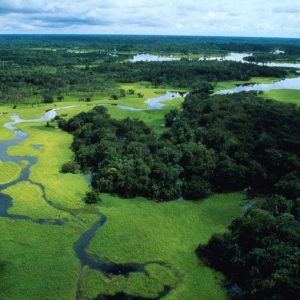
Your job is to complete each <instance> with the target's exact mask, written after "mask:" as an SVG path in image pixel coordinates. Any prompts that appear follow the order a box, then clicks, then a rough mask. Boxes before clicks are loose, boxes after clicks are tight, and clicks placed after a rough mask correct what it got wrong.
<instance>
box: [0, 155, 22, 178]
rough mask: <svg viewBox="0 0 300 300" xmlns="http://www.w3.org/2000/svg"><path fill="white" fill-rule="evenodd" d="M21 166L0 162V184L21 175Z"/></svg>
mask: <svg viewBox="0 0 300 300" xmlns="http://www.w3.org/2000/svg"><path fill="white" fill-rule="evenodd" d="M21 170H22V165H19V164H17V163H14V162H3V161H1V160H0V184H5V183H9V182H11V181H14V180H16V179H17V178H18V177H19V176H20V173H21Z"/></svg>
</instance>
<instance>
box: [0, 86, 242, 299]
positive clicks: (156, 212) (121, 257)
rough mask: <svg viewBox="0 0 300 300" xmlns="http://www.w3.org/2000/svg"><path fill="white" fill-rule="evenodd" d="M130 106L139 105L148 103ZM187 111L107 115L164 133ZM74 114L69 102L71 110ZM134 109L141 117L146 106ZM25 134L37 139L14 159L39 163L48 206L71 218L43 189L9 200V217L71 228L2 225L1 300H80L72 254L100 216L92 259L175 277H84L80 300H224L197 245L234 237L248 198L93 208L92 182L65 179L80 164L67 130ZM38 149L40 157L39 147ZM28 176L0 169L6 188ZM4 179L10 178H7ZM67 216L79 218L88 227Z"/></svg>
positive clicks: (40, 126)
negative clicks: (120, 296)
mask: <svg viewBox="0 0 300 300" xmlns="http://www.w3.org/2000/svg"><path fill="white" fill-rule="evenodd" d="M156 92H157V91H152V92H151V93H155V94H156ZM151 93H150V91H149V94H147V95H148V96H149V97H152V95H153V94H151ZM144 94H145V95H146V92H145V93H144ZM156 95H159V94H156ZM145 100H146V99H143V100H142V101H145ZM132 101H134V102H136V103H137V101H141V100H140V99H135V100H132ZM181 102H182V99H174V100H172V101H168V102H166V106H165V107H164V108H163V109H162V110H151V111H141V112H140V111H128V110H120V109H119V108H117V107H115V106H109V107H108V111H109V113H110V114H111V115H112V116H113V117H115V118H124V117H132V118H138V119H141V120H143V121H145V122H146V123H147V124H148V125H149V126H151V127H153V128H155V129H156V130H158V131H163V130H164V127H163V126H162V124H163V120H164V114H165V113H166V112H167V111H169V110H170V109H171V108H179V107H180V103H181ZM71 104H72V102H68V105H71ZM64 105H66V103H63V102H62V103H57V106H64ZM136 105H140V107H142V104H141V103H139V104H138V103H137V104H136ZM51 107H53V105H39V106H36V107H22V106H20V107H18V108H17V109H16V110H12V108H11V107H10V106H1V107H0V109H1V111H7V112H9V114H11V113H13V112H16V113H18V114H20V115H21V117H22V118H24V119H31V118H37V117H40V116H41V115H42V114H43V113H44V112H45V110H46V109H48V108H51ZM92 108H93V106H92V105H91V106H81V107H73V108H68V109H64V110H62V111H60V113H64V114H68V116H67V118H69V117H71V116H73V115H75V114H77V113H78V112H80V111H87V110H90V109H92ZM8 116H9V115H4V116H1V119H0V120H1V125H3V124H4V123H5V122H7V121H8V120H9V118H8ZM2 117H3V118H2ZM17 127H18V128H20V129H21V130H23V131H24V132H26V133H27V134H29V137H28V139H27V140H25V141H23V142H22V143H20V144H19V145H17V146H14V147H11V148H9V150H8V152H9V154H10V155H30V156H34V157H37V158H38V161H37V163H36V164H35V165H34V166H32V168H31V174H30V179H31V180H33V181H34V182H37V183H41V184H43V185H44V187H45V191H46V195H47V197H48V198H49V199H50V200H51V201H53V203H54V204H55V205H56V206H58V207H61V208H63V209H65V211H64V210H63V211H62V210H58V209H56V208H54V207H52V206H50V205H48V204H47V203H46V202H45V201H44V199H43V198H42V191H41V189H40V188H39V187H38V186H36V185H34V184H30V183H28V182H20V183H18V184H17V185H14V186H12V187H10V188H8V189H7V190H6V191H4V192H5V193H6V194H8V195H10V196H11V197H12V198H13V204H14V206H13V207H12V208H11V209H10V211H9V212H10V213H13V214H19V215H25V216H29V217H32V218H34V219H36V218H51V219H65V220H67V221H68V222H67V223H66V224H65V225H63V226H50V225H39V224H35V223H33V222H31V221H30V220H28V221H21V220H8V219H3V218H0V227H1V229H2V230H1V239H0V257H1V260H2V261H3V262H4V264H5V268H4V270H3V273H2V274H1V283H0V286H1V289H0V290H1V291H3V292H2V293H1V294H0V298H1V299H4V300H11V299H12V300H19V299H24V300H27V299H30V300H31V299H49V300H50V299H51V300H52V299H66V300H69V299H70V300H71V299H75V295H76V291H77V288H78V286H77V283H78V276H79V274H80V262H79V260H78V259H77V258H76V255H75V253H74V250H73V245H74V243H75V242H76V241H77V240H78V238H79V236H80V234H81V233H83V232H85V231H86V230H87V229H88V228H90V227H91V225H92V224H93V223H94V222H95V221H96V220H97V218H98V217H97V216H96V215H95V214H93V210H94V211H95V210H97V211H99V212H101V213H103V214H105V215H106V216H107V218H108V220H107V223H106V224H105V225H104V226H103V227H102V228H101V229H100V230H99V231H98V232H97V234H96V236H95V237H94V239H93V240H92V242H91V244H90V246H89V248H88V251H89V253H91V254H96V255H98V256H100V257H105V258H107V259H109V260H110V261H113V262H116V263H133V262H134V263H142V264H144V263H145V264H147V263H149V262H153V261H155V262H157V261H158V262H164V263H167V264H168V265H170V266H171V269H168V268H166V267H164V266H160V265H158V264H156V263H154V264H148V265H147V267H146V268H147V272H148V274H149V276H145V274H143V273H138V272H137V273H133V274H130V276H129V277H128V278H125V277H123V276H115V277H113V278H106V277H104V276H103V275H102V274H101V273H100V272H97V271H92V270H89V269H88V268H84V271H83V274H82V280H81V284H80V294H81V295H82V297H83V298H82V299H93V298H94V297H95V296H97V295H98V294H100V293H103V294H115V293H118V292H120V291H124V292H127V293H129V294H132V295H137V296H148V297H155V296H157V294H158V293H159V292H160V291H161V290H162V289H163V286H164V285H169V286H172V287H173V290H172V291H171V293H170V294H168V295H167V296H166V299H197V300H198V299H200V300H201V299H225V297H226V296H225V291H224V290H223V288H222V287H221V285H220V280H221V277H220V274H217V273H215V272H214V271H212V270H211V269H209V268H207V267H206V266H204V265H203V264H202V263H201V261H199V260H198V259H197V256H196V254H195V248H196V246H197V245H198V244H199V243H206V242H207V241H208V239H209V237H210V236H211V235H212V234H213V233H215V232H224V231H226V228H227V226H228V225H229V224H230V222H231V221H232V220H233V219H234V218H235V217H237V216H239V215H240V214H241V213H242V209H241V208H240V207H241V204H242V200H243V198H244V196H243V195H242V194H221V195H215V196H212V197H210V198H209V199H207V200H205V201H201V202H192V201H175V202H165V203H157V202H154V201H148V200H145V199H143V198H137V199H130V200H128V199H127V200H126V199H121V198H118V197H114V196H111V195H107V194H103V195H101V198H102V200H103V202H102V203H100V204H98V205H93V206H86V205H85V204H84V202H83V201H82V198H83V196H84V194H85V192H86V191H88V190H89V184H88V182H87V181H86V179H85V177H84V176H82V175H80V174H62V173H61V172H60V169H61V166H62V164H63V163H65V162H67V161H70V160H72V158H73V153H72V151H71V150H70V145H71V142H72V136H71V135H69V134H67V133H65V132H63V131H61V130H60V129H56V128H47V127H45V123H23V124H18V126H17ZM0 130H2V131H1V133H2V132H5V134H4V135H3V136H1V137H2V139H3V140H7V139H10V138H11V137H12V135H11V132H9V131H6V130H3V129H2V127H1V129H0ZM37 144H39V145H42V147H40V148H33V147H32V145H37ZM22 167H24V165H23V164H21V165H16V164H7V163H2V164H0V174H1V175H0V180H13V179H14V178H16V177H17V176H18V174H19V172H20V170H21V168H22ZM1 170H5V175H3V174H4V173H3V174H2V172H1ZM87 208H88V209H87ZM92 209H93V210H92ZM68 211H72V212H73V214H74V213H75V214H76V215H77V216H78V217H79V218H80V220H81V221H80V220H79V219H77V218H75V217H74V216H73V215H70V214H69V213H68ZM33 282H34V283H35V284H34V285H33V284H32V283H33ZM28 287H30V289H29V288H28ZM57 291H59V293H57Z"/></svg>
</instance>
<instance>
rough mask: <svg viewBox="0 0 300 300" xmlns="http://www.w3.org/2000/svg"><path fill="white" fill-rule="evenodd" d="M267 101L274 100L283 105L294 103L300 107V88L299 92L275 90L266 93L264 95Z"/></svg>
mask: <svg viewBox="0 0 300 300" xmlns="http://www.w3.org/2000/svg"><path fill="white" fill-rule="evenodd" d="M262 96H263V97H264V98H266V99H273V100H276V101H280V102H283V103H293V104H296V105H300V87H299V90H273V91H268V92H264V93H263V95H262Z"/></svg>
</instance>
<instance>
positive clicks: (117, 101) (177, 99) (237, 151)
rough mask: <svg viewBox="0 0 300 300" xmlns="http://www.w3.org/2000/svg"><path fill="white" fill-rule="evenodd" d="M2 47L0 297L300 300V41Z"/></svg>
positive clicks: (149, 40)
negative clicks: (141, 57)
mask: <svg viewBox="0 0 300 300" xmlns="http://www.w3.org/2000/svg"><path fill="white" fill-rule="evenodd" d="M0 42H1V43H0V60H1V69H0V83H1V85H0V228H1V229H0V230H1V239H0V282H1V283H0V298H1V299H4V300H10V299H12V300H19V299H25V300H26V299H49V300H50V299H51V300H52V299H60V300H61V299H65V300H70V299H76V300H77V299H82V300H85V299H166V300H177V299H191V300H198V299H216V300H219V299H226V298H228V297H229V298H231V299H288V298H289V299H291V298H295V299H296V298H298V297H299V286H300V284H299V282H300V277H299V276H300V275H299V274H300V268H299V265H300V264H299V262H300V255H299V248H300V244H299V240H300V227H299V221H300V219H299V211H300V205H299V197H300V165H299V156H300V148H299V147H300V144H299V141H300V131H299V128H300V110H299V108H298V107H297V106H298V104H299V101H300V98H299V97H300V95H299V90H298V89H295V90H288V89H287V90H270V91H264V92H260V93H259V92H256V91H251V92H242V93H236V94H233V95H230V94H227V93H224V94H223V95H216V94H214V92H216V91H222V90H227V89H231V88H234V87H236V86H238V85H243V86H246V85H249V84H266V83H267V84H271V83H273V82H275V81H280V80H282V79H285V78H295V77H297V70H296V69H295V68H293V69H291V68H288V67H281V68H278V67H268V66H261V65H256V64H253V63H251V64H250V63H246V62H238V61H218V60H204V61H202V60H200V61H199V58H200V57H203V56H207V57H216V56H228V55H229V54H230V53H231V52H236V53H253V56H252V57H253V61H254V60H255V61H257V62H266V61H267V60H268V61H274V62H276V61H277V62H278V61H279V60H280V61H283V62H286V63H293V62H296V61H297V57H298V58H299V55H298V54H299V52H300V42H299V41H298V40H290V39H286V40H284V39H256V38H209V37H207V38H200V37H151V36H149V37H143V36H8V37H5V36H0ZM277 49H280V50H282V51H284V53H283V52H282V53H279V54H270V52H274V51H276V50H277ZM143 53H149V54H152V55H159V56H173V57H176V60H174V61H153V62H146V61H141V62H134V63H133V62H131V61H130V59H132V58H133V57H134V56H135V55H137V54H143ZM271 55H272V57H271V58H270V56H271ZM275 56H276V57H275ZM299 89H300V88H299ZM12 118H13V119H12ZM33 282H34V284H32V283H33Z"/></svg>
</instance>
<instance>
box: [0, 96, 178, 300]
mask: <svg viewBox="0 0 300 300" xmlns="http://www.w3.org/2000/svg"><path fill="white" fill-rule="evenodd" d="M175 97H180V94H179V93H171V92H169V93H166V95H164V96H161V97H158V98H153V99H149V100H147V101H146V102H147V104H148V106H149V108H148V109H159V108H161V107H162V106H163V104H162V103H160V102H161V101H166V100H172V99H174V98H175ZM76 106H81V105H75V106H74V105H73V106H68V107H60V108H56V109H52V110H49V111H47V112H46V113H45V114H44V115H43V116H42V117H40V118H37V119H31V120H23V119H21V118H20V117H19V116H18V115H14V116H12V117H11V119H12V121H11V122H7V123H5V124H4V127H5V128H7V129H9V130H11V131H13V133H14V139H12V140H8V141H4V142H0V160H2V161H3V162H15V163H21V162H22V161H26V162H27V165H26V167H24V168H23V169H22V171H21V173H20V175H19V178H18V179H16V180H13V181H11V182H9V183H6V184H1V185H0V218H6V219H9V220H12V221H17V220H28V221H31V222H34V223H37V224H39V225H43V224H47V225H53V226H63V225H65V224H66V223H67V222H68V220H63V219H58V220H57V219H56V220H55V219H36V218H32V217H29V216H25V215H19V214H18V215H15V214H11V213H10V212H9V210H10V209H11V208H12V207H13V204H14V203H13V199H12V198H11V197H10V196H9V195H7V194H5V193H3V192H2V191H3V190H5V189H7V188H9V187H11V186H13V185H15V184H17V183H19V182H24V181H27V182H30V183H31V184H33V185H36V186H38V187H39V188H40V189H41V190H42V193H43V201H45V202H46V203H47V204H48V205H50V206H51V207H53V208H55V209H58V210H60V211H63V212H67V213H69V214H71V215H72V216H73V217H74V218H76V219H77V220H78V221H80V222H83V221H82V220H81V219H80V218H79V217H78V216H77V215H76V212H75V213H74V212H73V211H72V210H69V209H66V208H63V207H61V206H59V205H57V204H55V203H54V202H52V201H51V200H50V199H49V198H48V197H47V195H46V192H45V187H44V186H43V185H42V184H40V183H37V182H34V181H32V180H31V179H30V169H31V167H32V166H33V165H34V164H36V163H37V160H38V159H37V158H36V157H32V156H11V155H9V154H8V153H7V150H8V148H9V147H12V146H17V145H19V144H20V143H21V142H23V141H25V140H27V139H28V137H29V136H28V134H26V133H25V132H23V131H21V130H18V129H17V128H16V127H15V125H16V124H19V123H29V122H30V123H40V122H45V121H49V120H51V119H53V118H54V117H55V116H56V115H57V110H60V109H65V108H70V107H76ZM120 108H121V107H120ZM129 108H130V107H129ZM124 109H128V107H125V108H124ZM130 109H134V108H130ZM33 147H37V148H39V147H42V145H33ZM95 214H96V215H97V216H98V221H97V222H95V223H94V224H93V225H92V226H91V227H90V228H89V229H88V230H86V231H85V232H83V233H82V234H81V235H80V237H79V239H78V240H77V241H76V242H75V243H74V245H73V249H74V252H75V254H76V257H77V258H78V259H79V261H80V265H81V267H80V271H79V276H78V285H77V291H76V299H81V295H80V279H81V275H80V274H82V272H83V267H84V266H88V267H89V268H90V269H93V270H96V271H100V272H101V273H102V274H103V275H104V276H106V277H107V278H108V279H111V277H112V276H114V275H123V276H125V277H128V275H129V274H130V273H133V272H140V273H143V274H145V275H146V276H149V275H150V274H149V273H148V272H147V270H146V266H147V265H149V264H158V265H160V266H163V267H165V268H168V269H170V270H172V271H173V272H174V274H176V276H177V278H179V277H180V274H179V272H178V271H177V270H176V269H175V268H173V267H172V266H170V265H168V264H166V263H164V262H159V261H153V262H147V263H144V264H136V263H128V264H117V263H113V262H110V261H108V260H107V259H105V258H100V257H98V256H95V255H91V254H89V253H88V252H87V248H88V246H89V244H90V242H91V240H92V239H93V237H94V236H95V234H96V233H97V231H98V230H99V229H100V228H101V227H102V226H104V224H105V223H106V221H107V217H106V216H105V215H103V214H101V213H99V212H95ZM173 288H174V287H171V286H168V285H166V286H163V287H162V289H161V290H160V291H158V296H157V297H155V298H151V299H161V298H163V297H164V296H166V295H167V294H168V293H169V292H170V291H171V290H172V289H173ZM97 299H101V300H108V299H150V298H143V297H140V296H139V297H134V296H131V295H127V294H124V293H121V294H117V295H115V296H105V295H99V296H98V297H97Z"/></svg>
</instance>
